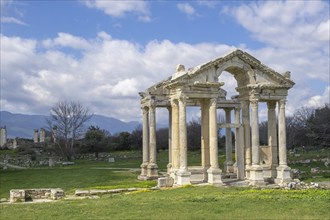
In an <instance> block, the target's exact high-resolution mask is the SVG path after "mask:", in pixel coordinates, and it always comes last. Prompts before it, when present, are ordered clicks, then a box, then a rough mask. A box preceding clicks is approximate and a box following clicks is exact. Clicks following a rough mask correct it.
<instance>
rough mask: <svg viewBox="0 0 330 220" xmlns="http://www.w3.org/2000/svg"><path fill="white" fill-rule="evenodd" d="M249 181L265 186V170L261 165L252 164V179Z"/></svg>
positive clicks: (254, 184)
mask: <svg viewBox="0 0 330 220" xmlns="http://www.w3.org/2000/svg"><path fill="white" fill-rule="evenodd" d="M249 182H250V184H249V185H251V186H265V185H266V183H265V181H264V178H263V171H262V167H261V166H260V165H252V166H251V169H250V179H249Z"/></svg>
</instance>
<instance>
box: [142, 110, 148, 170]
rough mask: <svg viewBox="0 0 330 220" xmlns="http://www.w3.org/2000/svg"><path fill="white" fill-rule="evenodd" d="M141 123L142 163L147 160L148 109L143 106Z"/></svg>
mask: <svg viewBox="0 0 330 220" xmlns="http://www.w3.org/2000/svg"><path fill="white" fill-rule="evenodd" d="M142 111H143V125H142V146H143V163H144V164H147V163H148V162H149V111H148V108H143V109H142Z"/></svg>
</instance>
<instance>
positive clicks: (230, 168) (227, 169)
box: [224, 161, 234, 173]
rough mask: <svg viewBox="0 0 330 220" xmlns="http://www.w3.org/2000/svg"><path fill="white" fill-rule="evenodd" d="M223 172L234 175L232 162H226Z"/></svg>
mask: <svg viewBox="0 0 330 220" xmlns="http://www.w3.org/2000/svg"><path fill="white" fill-rule="evenodd" d="M224 170H225V172H226V173H234V166H233V162H232V161H226V162H225V163H224Z"/></svg>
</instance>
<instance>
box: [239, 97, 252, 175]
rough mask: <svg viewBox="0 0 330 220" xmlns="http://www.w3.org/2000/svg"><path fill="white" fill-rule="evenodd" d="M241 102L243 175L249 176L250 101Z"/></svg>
mask: <svg viewBox="0 0 330 220" xmlns="http://www.w3.org/2000/svg"><path fill="white" fill-rule="evenodd" d="M241 104H242V124H243V130H244V156H245V177H246V179H249V178H250V168H251V128H250V102H249V100H244V101H242V102H241Z"/></svg>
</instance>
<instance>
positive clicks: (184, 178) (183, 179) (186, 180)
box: [177, 96, 190, 185]
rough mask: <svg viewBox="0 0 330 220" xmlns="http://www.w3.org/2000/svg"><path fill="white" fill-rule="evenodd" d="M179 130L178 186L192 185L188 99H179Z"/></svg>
mask: <svg viewBox="0 0 330 220" xmlns="http://www.w3.org/2000/svg"><path fill="white" fill-rule="evenodd" d="M179 128H180V132H179V135H180V168H179V171H178V172H177V176H178V181H177V184H178V185H185V184H190V172H188V163H187V122H186V97H185V96H181V97H180V98H179Z"/></svg>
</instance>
